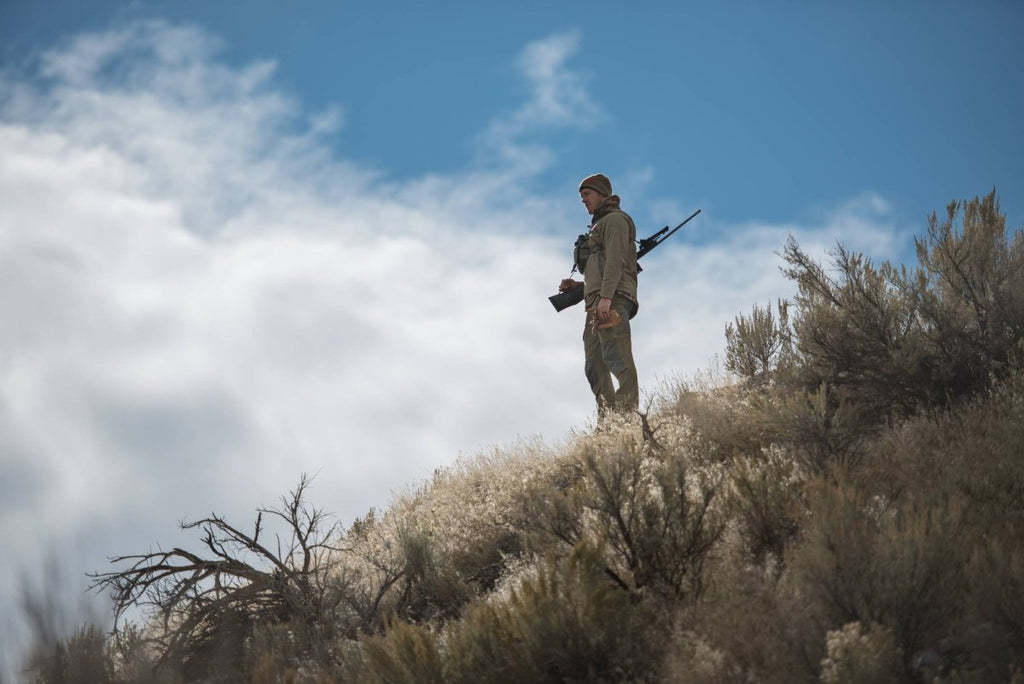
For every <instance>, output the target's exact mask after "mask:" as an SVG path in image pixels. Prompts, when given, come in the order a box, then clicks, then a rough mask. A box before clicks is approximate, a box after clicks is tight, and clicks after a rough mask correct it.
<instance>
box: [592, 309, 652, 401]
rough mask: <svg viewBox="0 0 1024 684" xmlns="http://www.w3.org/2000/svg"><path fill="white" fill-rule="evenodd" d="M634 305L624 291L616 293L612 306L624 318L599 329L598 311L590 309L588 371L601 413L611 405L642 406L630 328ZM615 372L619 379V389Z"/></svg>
mask: <svg viewBox="0 0 1024 684" xmlns="http://www.w3.org/2000/svg"><path fill="white" fill-rule="evenodd" d="M634 306H635V305H634V304H633V302H631V301H629V300H628V299H626V298H625V297H623V296H622V295H618V294H617V295H615V297H614V298H613V299H612V308H613V309H615V310H616V311H617V312H618V313H619V316H621V317H622V322H621V323H619V324H618V325H616V326H613V327H611V328H606V329H604V330H597V331H595V330H594V319H595V318H596V317H597V313H596V312H595V311H589V312H587V323H586V325H585V326H584V328H583V353H584V358H585V362H584V372H586V374H587V380H588V381H589V382H590V389H591V390H592V391H593V392H594V398H595V399H596V400H597V408H598V412H601V413H603V412H604V411H605V410H607V409H609V408H612V409H615V410H619V411H628V410H636V409H638V408H639V407H640V388H639V386H638V385H637V377H636V364H635V363H634V362H633V344H632V340H631V339H630V331H629V316H630V314H631V313H632V312H633V307H634ZM612 375H614V376H615V379H616V380H618V383H619V389H618V390H617V391H616V389H615V385H614V384H613V383H612Z"/></svg>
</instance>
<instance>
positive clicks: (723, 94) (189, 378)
mask: <svg viewBox="0 0 1024 684" xmlns="http://www.w3.org/2000/svg"><path fill="white" fill-rule="evenodd" d="M625 7H626V5H625V4H624V3H621V4H614V5H613V4H610V3H601V2H589V3H530V2H527V3H525V4H524V3H515V4H513V3H502V4H500V5H498V4H491V3H488V4H483V3H473V4H470V3H466V4H465V5H463V6H460V5H456V4H450V3H431V4H430V5H429V6H427V5H417V4H414V3H376V4H373V5H371V4H370V3H365V4H350V3H312V2H306V3H298V4H292V5H289V6H288V8H287V9H284V8H283V5H281V4H280V3H270V2H250V3H245V5H244V9H242V6H241V5H240V4H236V3H226V2H130V3H128V2H109V1H103V0H98V1H94V2H90V3H80V2H56V1H54V2H11V1H8V2H4V3H2V4H0V318H2V319H3V320H4V322H5V325H4V326H3V327H0V543H2V545H3V547H4V548H5V549H7V550H8V553H6V554H5V555H4V557H3V558H0V613H3V614H4V615H5V616H6V620H8V622H11V621H14V622H15V623H16V622H17V619H18V618H17V615H18V611H17V610H14V609H9V608H10V606H11V605H12V603H13V602H14V600H15V598H14V597H15V596H16V595H17V594H18V592H19V591H20V590H19V587H18V581H17V578H18V577H19V573H20V572H21V571H22V570H23V569H24V568H26V567H30V566H33V565H38V564H39V562H40V559H41V558H43V557H45V556H46V555H47V554H48V553H49V552H50V550H51V549H55V548H63V549H70V550H71V551H72V554H71V555H72V557H73V560H70V561H68V566H67V567H63V568H61V570H62V571H64V572H66V573H68V576H69V577H70V578H72V579H71V580H69V581H70V582H71V584H74V582H76V581H80V580H81V577H82V573H83V572H84V571H86V570H96V569H102V568H103V567H104V565H105V559H106V557H107V556H110V555H114V554H119V553H134V552H138V551H140V550H142V549H145V548H149V547H150V546H152V545H154V544H163V545H168V544H185V543H186V540H184V539H182V536H181V535H180V533H178V532H177V531H176V523H177V521H179V520H182V519H189V518H195V517H199V516H203V515H206V514H208V513H209V512H210V510H211V509H213V510H216V511H217V512H218V513H221V514H223V515H225V516H227V517H228V518H229V519H232V520H239V521H245V520H248V518H249V515H250V513H251V511H253V509H255V508H256V507H257V506H261V505H268V504H272V503H273V502H274V501H276V500H277V497H278V496H280V495H281V494H283V493H285V491H286V490H287V489H288V488H289V487H291V486H293V485H294V483H295V482H297V481H298V476H299V474H300V473H302V472H308V473H316V474H317V478H316V480H315V482H314V487H313V489H312V491H311V494H312V495H313V497H314V500H315V501H314V502H315V503H316V504H317V505H319V506H321V507H323V508H325V509H326V510H329V511H333V512H334V513H336V514H337V515H338V516H339V518H340V519H341V521H342V522H343V523H345V522H348V521H351V520H352V519H353V518H354V517H355V516H357V515H361V514H363V513H365V511H366V510H367V509H368V508H370V507H371V506H374V507H378V508H380V507H382V506H385V505H386V504H387V502H388V501H389V499H390V497H391V495H392V493H393V492H395V491H401V490H402V489H404V488H406V487H409V486H414V485H415V484H416V483H417V482H418V481H420V480H421V479H422V478H425V477H429V475H430V473H432V472H433V471H434V470H435V469H436V468H443V467H445V466H446V465H450V464H451V463H453V462H455V461H456V460H457V459H459V458H466V457H472V455H473V454H475V453H479V452H481V451H487V450H491V449H494V448H506V447H507V446H508V445H514V444H515V443H517V442H518V441H520V440H525V441H527V442H529V441H530V440H533V439H540V440H542V441H544V442H545V443H549V444H550V443H557V442H558V441H559V440H561V439H564V438H565V436H566V435H567V434H569V433H570V432H571V431H572V430H579V429H586V427H587V426H588V425H589V424H590V421H592V419H593V404H592V398H591V396H590V394H589V389H588V388H587V386H586V382H585V380H584V378H583V373H582V349H581V348H580V346H581V345H580V339H579V338H580V331H581V326H582V321H581V320H580V315H579V314H580V313H581V312H580V311H577V310H570V311H567V312H563V313H561V314H555V313H554V311H553V310H552V309H551V307H550V306H549V304H548V302H547V300H546V296H547V295H548V294H550V293H551V292H553V290H554V287H555V285H556V284H557V282H558V281H559V280H560V279H561V278H562V277H564V276H565V275H566V274H567V273H568V270H569V265H570V261H571V260H570V255H571V245H572V241H573V240H574V239H575V236H576V235H577V234H578V233H579V232H581V231H582V230H583V229H584V228H585V226H586V223H587V219H588V217H587V215H586V213H585V211H584V210H583V209H582V207H581V205H580V203H579V197H578V195H577V194H576V186H577V183H578V181H579V179H580V178H582V177H583V176H585V175H588V174H590V173H592V172H595V171H603V172H605V173H607V174H608V175H609V176H610V177H611V178H612V181H613V184H614V187H615V189H616V191H617V192H618V193H619V194H620V195H621V196H622V199H623V207H624V208H625V209H626V210H627V211H629V212H630V213H632V214H633V216H634V217H635V218H636V220H637V223H638V226H639V227H640V231H641V233H642V234H648V233H651V232H654V230H656V229H657V228H659V227H660V226H662V225H664V224H666V223H676V222H678V221H679V220H681V219H682V218H683V217H684V216H686V215H688V214H689V213H690V212H691V211H693V210H695V209H697V208H700V209H702V210H703V211H702V213H701V215H700V216H699V217H698V218H697V219H695V220H694V221H693V222H692V224H691V225H690V226H688V227H687V229H686V230H685V231H681V232H680V233H679V234H677V235H676V236H675V237H673V238H672V240H671V241H670V242H669V243H666V244H665V245H664V246H663V247H661V248H659V250H658V251H656V252H654V253H652V254H651V255H650V256H649V257H647V258H646V259H645V262H644V264H645V268H644V274H643V276H642V279H641V283H640V301H641V311H640V315H639V316H638V317H637V319H635V321H634V327H633V330H634V350H635V355H636V357H637V363H638V368H639V374H640V379H641V389H642V391H643V392H644V394H645V397H646V398H654V397H656V396H657V394H658V392H659V390H660V389H661V388H663V387H665V386H666V385H672V384H674V383H678V382H680V381H691V380H692V379H693V378H694V377H708V378H711V379H712V380H714V379H716V378H717V379H722V377H723V376H722V371H721V368H720V361H719V360H717V359H718V357H717V356H716V355H719V354H720V353H721V351H722V349H723V348H724V336H723V330H724V327H725V325H726V323H728V322H729V321H731V320H732V319H733V317H734V316H736V315H737V314H738V313H741V312H745V311H749V310H750V307H751V306H753V305H754V304H755V303H759V304H765V303H768V302H772V301H775V300H776V299H778V298H780V297H787V296H791V295H792V292H793V288H792V287H791V284H790V283H788V282H786V281H785V279H784V278H783V277H782V276H781V274H780V273H779V266H780V260H779V257H778V256H777V252H778V251H779V250H781V248H782V246H783V245H784V244H785V241H786V239H787V236H789V235H792V236H794V237H795V238H796V239H797V240H798V241H799V242H800V244H801V245H802V246H803V247H804V248H805V249H806V250H807V251H808V252H809V253H811V254H813V255H817V256H819V257H824V256H825V255H826V254H827V251H828V250H829V248H830V247H833V246H834V245H835V244H836V242H837V241H842V242H843V243H844V244H846V245H847V246H848V247H849V248H851V249H852V250H855V251H862V252H864V253H866V254H867V255H868V256H870V257H872V258H874V259H875V260H882V259H890V260H895V261H902V260H906V259H908V258H910V257H911V256H912V253H913V250H912V245H913V243H912V238H913V236H914V235H920V234H921V233H922V232H923V230H924V229H925V225H926V216H927V214H929V213H930V212H932V211H939V212H941V211H942V210H943V207H944V206H945V204H946V203H947V202H949V201H950V200H953V199H964V198H970V197H974V196H976V195H980V194H985V193H987V192H988V191H989V190H991V189H992V188H993V187H996V188H997V189H998V191H999V194H1000V198H1001V200H1002V207H1003V209H1004V211H1005V212H1006V213H1007V216H1008V223H1009V225H1010V226H1011V227H1013V228H1017V227H1020V226H1021V224H1022V223H1024V199H1022V192H1024V165H1022V164H1021V163H1020V161H1019V160H1021V159H1022V158H1024V135H1022V133H1024V131H1022V130H1021V126H1022V125H1021V121H1024V116H1022V115H1024V102H1022V98H1024V70H1022V69H1021V68H1020V64H1021V63H1022V62H1024V60H1022V59H1021V57H1022V56H1024V55H1022V50H1024V48H1022V47H1021V43H1020V41H1019V34H1020V30H1021V28H1024V21H1022V20H1024V5H1022V4H1020V3H1015V2H998V1H992V2H979V3H971V4H970V5H968V4H967V3H948V2H900V3H883V2H862V3H821V2H814V3H812V2H773V3H741V2H730V3H680V4H678V5H672V6H669V5H668V4H665V5H662V4H652V3H641V5H640V7H639V9H632V8H631V9H625ZM0 630H2V631H4V632H5V633H15V631H16V630H17V625H16V624H13V625H12V624H7V625H2V626H0ZM11 643H13V642H11ZM7 647H8V648H10V643H8V644H7ZM4 657H5V658H8V659H9V655H5V656H4Z"/></svg>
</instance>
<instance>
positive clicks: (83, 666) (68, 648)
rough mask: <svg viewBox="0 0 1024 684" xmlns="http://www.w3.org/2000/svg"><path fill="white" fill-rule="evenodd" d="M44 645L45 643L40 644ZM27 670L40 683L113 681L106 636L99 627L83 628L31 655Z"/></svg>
mask: <svg viewBox="0 0 1024 684" xmlns="http://www.w3.org/2000/svg"><path fill="white" fill-rule="evenodd" d="M40 646H42V645H40ZM27 670H28V672H30V673H31V675H32V681H33V682H37V683H39V684H50V683H51V682H52V683H54V684H57V683H60V684H105V683H106V682H112V681H113V679H112V676H113V673H112V668H111V665H110V660H109V658H108V654H107V644H106V637H105V635H104V634H103V632H102V630H100V629H99V628H98V627H95V626H92V625H89V626H85V627H81V628H80V629H78V630H77V631H76V632H75V633H74V634H73V635H71V636H70V637H68V638H67V639H60V640H58V641H56V642H55V643H52V644H50V645H49V648H47V649H43V648H39V647H37V650H36V651H35V652H34V653H33V654H32V655H31V656H30V657H29V661H28V667H27Z"/></svg>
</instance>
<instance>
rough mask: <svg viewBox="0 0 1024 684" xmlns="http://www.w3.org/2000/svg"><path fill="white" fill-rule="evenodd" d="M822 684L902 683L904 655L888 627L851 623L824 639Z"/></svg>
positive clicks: (833, 631)
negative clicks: (825, 652)
mask: <svg viewBox="0 0 1024 684" xmlns="http://www.w3.org/2000/svg"><path fill="white" fill-rule="evenodd" d="M825 643H826V649H827V651H828V653H827V655H826V656H825V659H824V660H822V662H821V684H899V681H900V679H901V677H902V674H903V662H902V661H903V654H902V653H901V652H900V650H899V648H897V647H896V645H895V643H894V641H893V638H892V633H891V632H889V630H888V629H886V628H885V627H881V626H879V625H870V626H869V627H867V628H865V627H864V626H863V625H861V623H859V622H851V623H850V624H848V625H845V626H843V627H842V628H841V629H836V630H832V631H831V632H829V633H828V636H826V637H825Z"/></svg>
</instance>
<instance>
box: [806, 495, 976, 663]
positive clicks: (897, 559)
mask: <svg viewBox="0 0 1024 684" xmlns="http://www.w3.org/2000/svg"><path fill="white" fill-rule="evenodd" d="M809 504H810V516H809V519H808V520H807V523H806V524H805V526H804V531H803V538H802V539H801V541H800V543H799V544H797V545H796V546H795V547H794V548H793V550H792V553H791V559H790V560H791V567H792V568H793V571H794V572H795V573H797V574H798V575H799V576H800V577H801V578H802V579H803V581H804V582H805V583H806V588H807V590H808V592H809V593H810V594H811V595H812V596H814V598H815V599H816V600H817V601H820V602H821V605H822V606H823V608H824V609H825V610H826V611H827V612H826V617H827V620H828V624H827V625H826V626H827V627H828V629H836V628H838V627H840V626H842V625H845V624H848V623H850V622H863V623H864V624H878V625H881V626H882V627H884V628H886V629H889V630H891V632H892V634H893V636H894V638H895V639H896V645H897V646H898V647H899V648H900V649H901V650H902V652H903V653H906V654H911V653H914V652H915V651H917V650H918V649H920V648H922V647H923V646H924V645H926V644H928V643H936V642H937V641H938V640H939V639H941V638H942V637H943V636H945V635H944V634H942V633H941V632H942V629H943V627H944V626H945V625H948V624H951V623H955V621H956V620H957V618H958V617H959V616H960V614H961V612H962V611H963V608H964V606H963V604H962V601H963V597H964V595H965V591H966V589H967V586H968V582H967V576H966V573H965V567H966V564H967V560H968V558H969V554H970V547H969V545H968V544H969V540H968V539H967V538H966V537H965V534H964V526H963V513H962V509H961V508H960V507H959V506H958V505H957V504H956V502H950V505H949V506H947V507H943V508H928V507H921V506H913V505H911V506H904V507H901V506H892V505H889V504H888V502H886V501H884V500H881V499H879V498H869V497H867V496H865V495H864V494H863V493H862V492H859V491H857V490H856V489H855V488H854V487H852V486H851V485H849V484H846V483H844V482H842V481H840V482H838V483H833V482H827V481H823V482H820V483H819V484H818V485H817V486H816V487H815V488H814V489H813V491H812V493H811V496H810V497H809Z"/></svg>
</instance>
